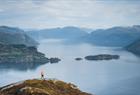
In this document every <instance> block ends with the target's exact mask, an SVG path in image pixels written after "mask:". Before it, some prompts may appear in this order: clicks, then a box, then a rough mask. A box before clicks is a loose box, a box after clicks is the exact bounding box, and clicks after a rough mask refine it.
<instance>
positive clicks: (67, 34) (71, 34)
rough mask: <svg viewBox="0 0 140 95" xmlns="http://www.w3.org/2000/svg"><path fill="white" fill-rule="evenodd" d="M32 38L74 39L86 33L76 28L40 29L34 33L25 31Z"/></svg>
mask: <svg viewBox="0 0 140 95" xmlns="http://www.w3.org/2000/svg"><path fill="white" fill-rule="evenodd" d="M27 33H28V34H29V35H30V36H31V37H32V38H38V39H49V38H52V39H76V38H79V37H82V36H85V35H87V34H88V33H87V32H85V31H84V30H82V29H80V28H77V27H72V26H68V27H64V28H52V29H42V30H36V31H27Z"/></svg>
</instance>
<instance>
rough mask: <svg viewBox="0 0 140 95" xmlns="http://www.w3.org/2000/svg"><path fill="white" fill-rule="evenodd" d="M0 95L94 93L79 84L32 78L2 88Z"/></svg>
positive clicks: (77, 94)
mask: <svg viewBox="0 0 140 95" xmlns="http://www.w3.org/2000/svg"><path fill="white" fill-rule="evenodd" d="M0 95H92V94H89V93H86V92H82V91H80V90H79V89H78V88H77V86H75V85H73V84H71V83H65V82H63V81H60V80H56V79H49V80H40V79H32V80H25V81H22V82H18V83H13V84H10V85H7V86H4V87H1V88H0Z"/></svg>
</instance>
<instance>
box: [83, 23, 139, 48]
mask: <svg viewBox="0 0 140 95" xmlns="http://www.w3.org/2000/svg"><path fill="white" fill-rule="evenodd" d="M139 38H140V25H134V26H132V27H113V28H109V29H98V30H95V31H93V32H92V33H90V34H89V35H87V36H85V37H82V38H81V39H82V40H85V42H88V43H92V44H95V45H101V46H118V47H124V46H127V45H129V44H130V43H132V42H133V41H135V40H137V39H139Z"/></svg>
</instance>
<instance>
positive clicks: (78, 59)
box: [75, 57, 83, 61]
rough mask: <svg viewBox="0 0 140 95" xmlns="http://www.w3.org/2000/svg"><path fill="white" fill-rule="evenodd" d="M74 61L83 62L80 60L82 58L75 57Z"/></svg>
mask: <svg viewBox="0 0 140 95" xmlns="http://www.w3.org/2000/svg"><path fill="white" fill-rule="evenodd" d="M75 60H77V61H80V60H83V59H82V58H78V57H77V58H75Z"/></svg>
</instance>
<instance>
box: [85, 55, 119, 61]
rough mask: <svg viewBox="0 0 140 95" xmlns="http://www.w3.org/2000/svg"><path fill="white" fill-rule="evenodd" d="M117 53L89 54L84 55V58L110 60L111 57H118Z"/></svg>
mask: <svg viewBox="0 0 140 95" xmlns="http://www.w3.org/2000/svg"><path fill="white" fill-rule="evenodd" d="M119 58H120V56H119V55H110V54H99V55H89V56H86V57H85V59H86V60H112V59H119Z"/></svg>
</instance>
